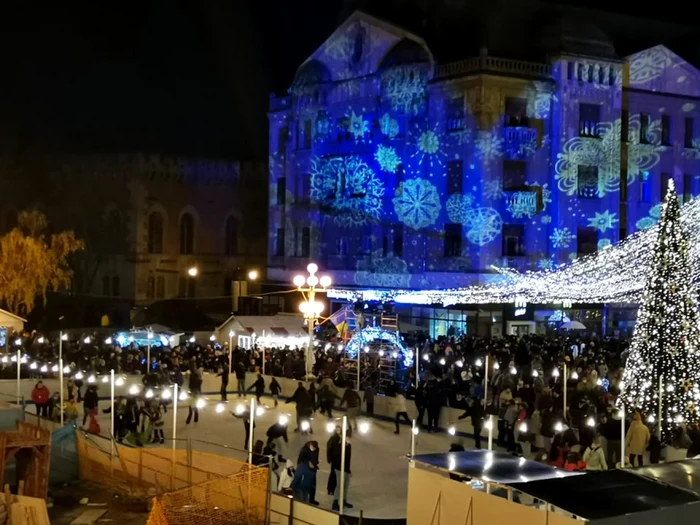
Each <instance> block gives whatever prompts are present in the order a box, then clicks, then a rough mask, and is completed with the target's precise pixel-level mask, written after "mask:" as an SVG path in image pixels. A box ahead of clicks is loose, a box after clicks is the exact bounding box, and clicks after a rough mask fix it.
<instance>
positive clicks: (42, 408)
mask: <svg viewBox="0 0 700 525" xmlns="http://www.w3.org/2000/svg"><path fill="white" fill-rule="evenodd" d="M50 398H51V392H49V389H48V388H46V385H45V384H44V383H43V382H41V381H37V383H36V385H34V388H33V389H32V401H34V405H35V406H36V415H37V416H39V417H49V400H50ZM84 424H85V423H83V425H84Z"/></svg>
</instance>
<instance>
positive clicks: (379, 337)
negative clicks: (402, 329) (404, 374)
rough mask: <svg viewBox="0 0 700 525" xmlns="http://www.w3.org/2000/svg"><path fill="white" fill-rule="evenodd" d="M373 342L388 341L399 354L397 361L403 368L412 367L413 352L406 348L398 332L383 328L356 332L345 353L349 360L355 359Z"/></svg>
mask: <svg viewBox="0 0 700 525" xmlns="http://www.w3.org/2000/svg"><path fill="white" fill-rule="evenodd" d="M375 341H388V342H389V343H390V344H391V345H393V346H395V347H396V349H397V351H398V353H399V354H400V357H399V359H401V360H402V361H403V366H405V367H409V366H412V364H413V352H411V351H410V350H408V349H407V348H406V346H405V345H404V343H403V341H402V340H401V336H400V335H399V332H396V331H391V330H387V329H385V328H379V327H367V328H363V329H362V330H360V331H359V332H356V333H355V334H354V335H353V336H352V338H351V339H350V341H348V344H347V346H346V347H345V351H346V352H347V355H348V356H350V358H355V357H357V354H358V353H359V352H361V351H362V349H363V348H364V347H365V346H367V345H369V344H371V343H373V342H375Z"/></svg>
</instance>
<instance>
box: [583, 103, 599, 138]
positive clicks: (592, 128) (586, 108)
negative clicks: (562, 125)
mask: <svg viewBox="0 0 700 525" xmlns="http://www.w3.org/2000/svg"><path fill="white" fill-rule="evenodd" d="M599 123H600V106H599V105H598V104H579V106H578V134H579V136H580V137H598V124H599Z"/></svg>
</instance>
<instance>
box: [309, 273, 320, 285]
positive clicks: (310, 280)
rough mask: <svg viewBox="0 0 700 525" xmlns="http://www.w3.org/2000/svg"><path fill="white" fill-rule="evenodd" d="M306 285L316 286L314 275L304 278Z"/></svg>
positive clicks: (316, 280)
mask: <svg viewBox="0 0 700 525" xmlns="http://www.w3.org/2000/svg"><path fill="white" fill-rule="evenodd" d="M306 284H308V285H309V286H316V285H317V284H318V277H316V276H315V275H309V276H308V277H307V278H306Z"/></svg>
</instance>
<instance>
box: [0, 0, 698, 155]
mask: <svg viewBox="0 0 700 525" xmlns="http://www.w3.org/2000/svg"><path fill="white" fill-rule="evenodd" d="M357 1H358V2H359V3H362V1H361V0H357ZM414 1H416V2H419V1H420V0H414ZM423 1H426V2H430V1H437V0H423ZM465 1H466V0H465ZM511 1H512V0H511ZM346 2H349V3H352V1H351V0H346ZM365 2H366V0H365ZM397 2H398V3H401V0H372V2H371V5H373V6H377V7H378V8H379V10H380V11H381V10H384V11H387V10H388V11H390V10H391V5H394V4H396V3H397ZM553 3H562V2H553ZM567 3H575V4H586V5H590V4H591V2H590V1H589V2H577V1H572V2H567ZM6 4H12V5H3V6H2V7H0V56H1V58H2V64H3V66H4V68H3V73H4V75H3V77H4V78H3V79H2V81H1V82H0V129H2V135H1V136H0V137H1V138H2V142H3V144H2V146H4V148H7V147H8V145H11V147H15V146H17V145H20V146H22V147H27V148H39V149H58V150H64V151H72V152H75V151H77V152H80V151H89V152H92V151H110V150H112V151H130V150H141V151H153V152H162V153H173V154H184V155H196V156H214V157H222V158H240V159H249V158H262V159H264V158H266V156H267V118H266V110H267V104H268V94H269V92H270V91H272V90H276V91H278V92H279V91H283V90H284V89H286V87H287V86H288V85H289V83H290V82H291V79H292V77H293V74H294V71H295V69H296V68H297V67H298V65H299V64H300V63H301V61H302V60H304V59H305V58H306V57H307V56H308V55H309V54H310V53H311V52H312V51H313V50H314V49H315V47H316V46H317V45H319V44H320V43H321V42H322V41H323V40H324V39H325V38H326V37H327V36H328V35H329V34H330V33H331V32H332V31H333V29H334V28H335V26H336V24H337V23H338V22H339V21H340V16H341V11H342V9H343V0H287V1H284V2H283V1H281V0H230V1H223V0H222V1H209V0H197V1H191V0H188V1H184V0H159V1H148V0H143V1H141V2H138V3H130V2H128V1H127V2H119V3H116V2H114V3H106V2H92V3H87V2H82V3H80V9H68V8H66V7H65V4H64V3H59V2H56V3H54V4H55V5H54V6H53V7H42V8H41V9H39V8H37V7H36V6H31V5H29V4H30V2H6ZM46 4H47V5H49V4H48V2H47V3H46ZM58 4H61V5H58ZM598 4H600V5H602V4H603V2H598ZM609 4H611V6H612V8H613V9H617V10H619V11H623V12H624V11H625V10H626V9H628V7H625V6H624V4H622V3H620V2H617V3H615V2H609ZM665 16H666V18H669V19H675V18H676V17H682V16H685V15H683V13H682V12H681V11H680V10H678V11H675V10H674V11H667V14H666V15H665Z"/></svg>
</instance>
